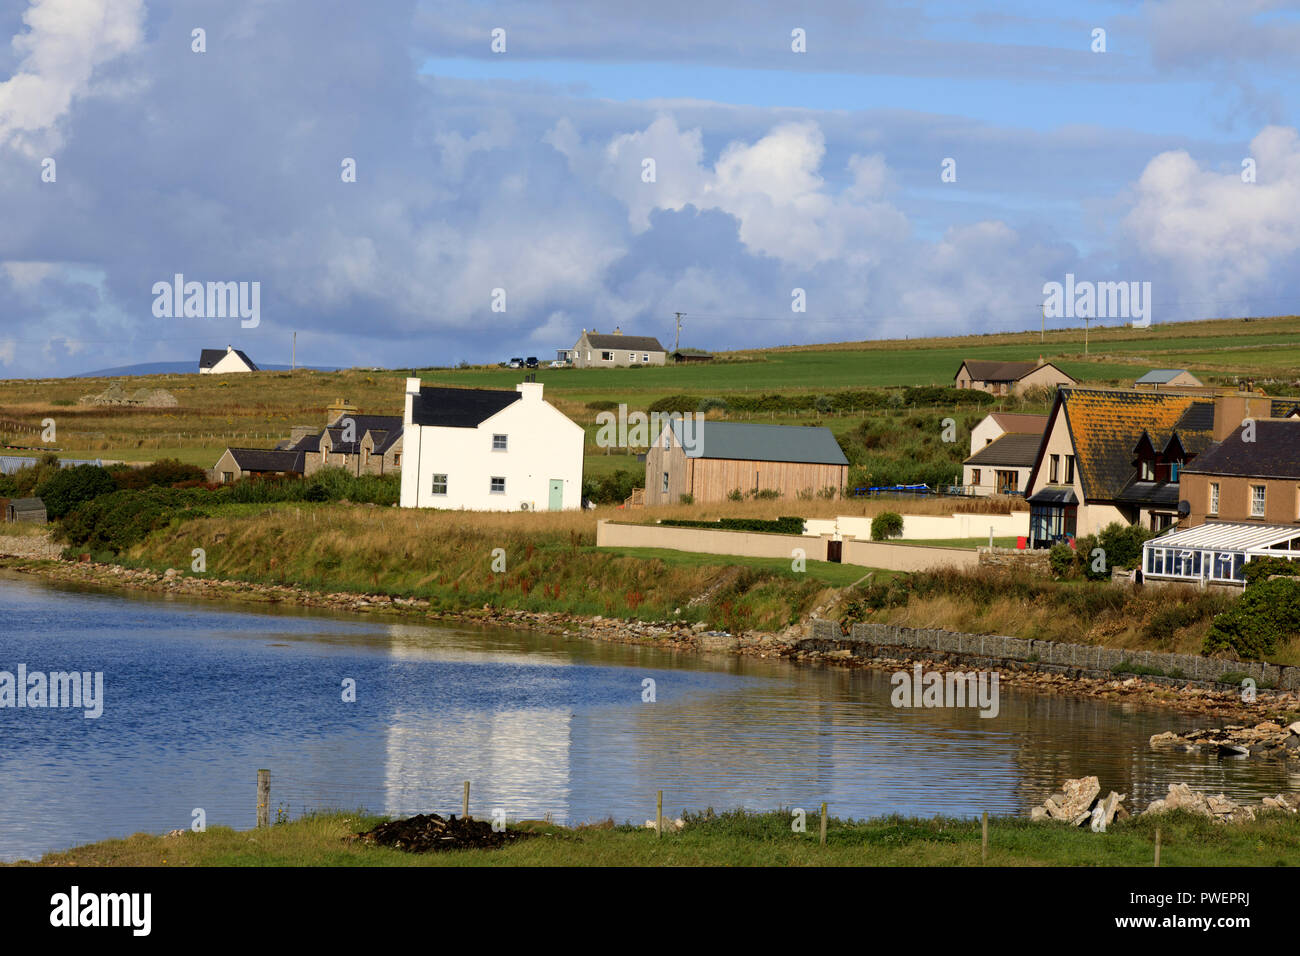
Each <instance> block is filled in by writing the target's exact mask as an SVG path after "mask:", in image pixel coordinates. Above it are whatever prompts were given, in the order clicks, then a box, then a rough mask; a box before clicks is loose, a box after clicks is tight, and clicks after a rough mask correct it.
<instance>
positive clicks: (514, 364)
mask: <svg viewBox="0 0 1300 956" xmlns="http://www.w3.org/2000/svg"><path fill="white" fill-rule="evenodd" d="M510 367H511V368H523V367H524V360H523V359H521V358H512V359H511V360H510Z"/></svg>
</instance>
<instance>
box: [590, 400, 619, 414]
mask: <svg viewBox="0 0 1300 956" xmlns="http://www.w3.org/2000/svg"><path fill="white" fill-rule="evenodd" d="M587 410H588V411H590V412H613V411H617V410H618V402H616V401H614V400H613V399H612V398H598V399H596V401H594V402H588V403H587Z"/></svg>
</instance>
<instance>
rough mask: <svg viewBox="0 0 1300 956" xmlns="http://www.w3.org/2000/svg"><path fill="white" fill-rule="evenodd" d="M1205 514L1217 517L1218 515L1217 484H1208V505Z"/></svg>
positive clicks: (1215, 482)
mask: <svg viewBox="0 0 1300 956" xmlns="http://www.w3.org/2000/svg"><path fill="white" fill-rule="evenodd" d="M1205 513H1206V514H1211V515H1217V514H1218V513H1219V483H1218V482H1217V481H1212V482H1210V503H1209V509H1208V510H1207V511H1206V512H1205Z"/></svg>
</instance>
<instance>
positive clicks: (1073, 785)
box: [1061, 777, 1101, 819]
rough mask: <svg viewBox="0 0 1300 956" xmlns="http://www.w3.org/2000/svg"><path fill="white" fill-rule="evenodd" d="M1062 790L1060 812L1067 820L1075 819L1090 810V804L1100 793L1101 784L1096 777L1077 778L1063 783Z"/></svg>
mask: <svg viewBox="0 0 1300 956" xmlns="http://www.w3.org/2000/svg"><path fill="white" fill-rule="evenodd" d="M1064 790H1065V801H1064V802H1063V803H1062V804H1061V811H1062V813H1063V814H1064V815H1065V816H1066V817H1067V818H1069V819H1077V818H1078V816H1079V814H1081V813H1086V812H1088V811H1089V810H1091V809H1092V802H1093V801H1094V800H1096V799H1097V794H1099V793H1101V784H1100V783H1099V782H1098V780H1097V778H1096V777H1079V778H1078V779H1077V780H1067V781H1065V787H1064Z"/></svg>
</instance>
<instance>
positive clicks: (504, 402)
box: [401, 378, 585, 511]
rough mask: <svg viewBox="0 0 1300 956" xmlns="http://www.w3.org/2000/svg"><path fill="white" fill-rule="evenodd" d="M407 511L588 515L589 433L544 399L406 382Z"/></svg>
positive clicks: (522, 388) (528, 393) (533, 389)
mask: <svg viewBox="0 0 1300 956" xmlns="http://www.w3.org/2000/svg"><path fill="white" fill-rule="evenodd" d="M403 442H404V443H405V449H404V452H403V460H402V499H401V500H402V507H403V508H464V509H467V510H470V511H538V510H540V511H560V510H563V509H569V508H580V507H582V452H583V445H584V444H585V435H584V433H583V430H582V426H581V425H578V424H576V423H575V422H573V421H571V420H570V419H569V418H568V417H567V416H566V415H564V413H562V412H561V411H560V410H559V409H557V408H556V407H555V406H554V405H551V404H550V403H549V402H547V401H544V400H543V399H542V385H541V383H540V382H524V383H522V384H520V385H517V386H515V390H514V391H513V392H510V391H504V390H500V389H487V388H440V387H435V386H427V385H426V386H423V387H421V385H420V380H419V379H418V378H408V379H407V380H406V411H405V413H404V418H403Z"/></svg>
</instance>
